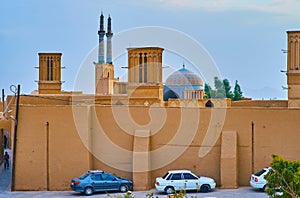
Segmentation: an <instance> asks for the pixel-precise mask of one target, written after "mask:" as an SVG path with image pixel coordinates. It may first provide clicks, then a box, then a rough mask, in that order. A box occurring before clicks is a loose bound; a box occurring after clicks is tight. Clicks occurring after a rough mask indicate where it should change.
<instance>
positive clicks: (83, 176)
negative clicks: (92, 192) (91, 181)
mask: <svg viewBox="0 0 300 198" xmlns="http://www.w3.org/2000/svg"><path fill="white" fill-rule="evenodd" d="M88 175H89V174H88V173H85V174H83V175H81V176H80V177H78V178H79V179H85V178H86V177H87V176H88Z"/></svg>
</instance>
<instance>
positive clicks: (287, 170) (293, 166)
mask: <svg viewBox="0 0 300 198" xmlns="http://www.w3.org/2000/svg"><path fill="white" fill-rule="evenodd" d="M272 157H273V161H272V163H271V167H272V169H271V170H270V171H269V172H268V174H267V175H266V176H265V179H266V180H267V181H268V183H267V189H266V193H267V194H268V195H270V196H271V197H284V198H299V196H300V161H289V160H285V159H283V158H282V157H280V156H278V155H272ZM278 191H279V192H278Z"/></svg>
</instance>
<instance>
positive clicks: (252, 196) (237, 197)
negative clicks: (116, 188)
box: [0, 187, 268, 198]
mask: <svg viewBox="0 0 300 198" xmlns="http://www.w3.org/2000/svg"><path fill="white" fill-rule="evenodd" d="M151 192H153V198H166V197H167V196H166V195H165V194H159V193H157V192H156V191H155V189H153V190H150V191H134V192H133V194H134V195H135V197H136V198H146V195H147V194H148V193H151ZM117 195H122V194H121V193H111V194H110V196H108V195H107V194H105V193H97V194H95V195H93V196H92V197H93V198H94V197H102V198H108V197H111V198H117ZM187 196H188V197H193V198H195V197H197V198H268V196H267V195H266V194H265V193H263V192H260V191H256V190H253V189H252V188H250V187H241V188H239V189H226V190H225V189H219V188H217V189H215V190H214V191H213V192H209V193H197V192H191V193H188V194H187ZM0 197H20V198H21V197H22V198H23V197H24V198H27V197H28V198H29V197H37V198H46V197H77V198H78V197H84V196H82V195H81V194H80V193H75V192H72V191H51V192H46V191H42V192H8V191H6V192H0Z"/></svg>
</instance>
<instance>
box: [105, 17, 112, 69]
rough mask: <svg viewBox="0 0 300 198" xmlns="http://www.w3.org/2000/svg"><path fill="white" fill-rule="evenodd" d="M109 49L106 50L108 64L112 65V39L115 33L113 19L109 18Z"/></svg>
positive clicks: (107, 35)
mask: <svg viewBox="0 0 300 198" xmlns="http://www.w3.org/2000/svg"><path fill="white" fill-rule="evenodd" d="M106 37H107V41H106V42H107V48H106V63H107V64H112V44H111V38H112V37H113V33H112V31H111V18H110V16H108V19H107V33H106Z"/></svg>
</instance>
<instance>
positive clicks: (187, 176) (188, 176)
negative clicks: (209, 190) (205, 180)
mask: <svg viewBox="0 0 300 198" xmlns="http://www.w3.org/2000/svg"><path fill="white" fill-rule="evenodd" d="M183 177H184V179H198V178H197V177H195V176H194V175H192V174H190V173H183Z"/></svg>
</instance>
